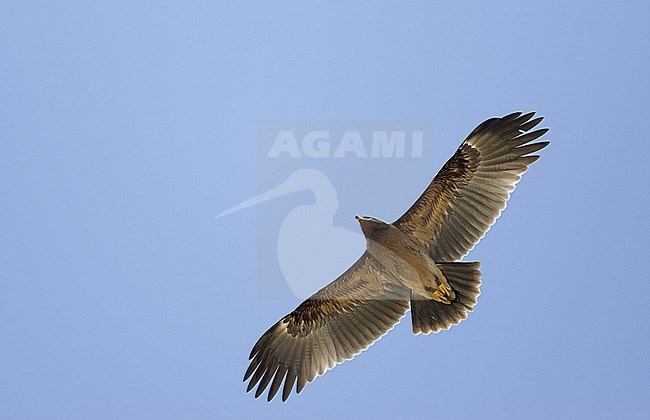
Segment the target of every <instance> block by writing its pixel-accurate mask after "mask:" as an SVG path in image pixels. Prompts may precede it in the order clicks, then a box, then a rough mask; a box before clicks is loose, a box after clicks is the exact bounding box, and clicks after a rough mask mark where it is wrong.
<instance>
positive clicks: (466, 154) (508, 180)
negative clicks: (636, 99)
mask: <svg viewBox="0 0 650 420" xmlns="http://www.w3.org/2000/svg"><path fill="white" fill-rule="evenodd" d="M534 114H535V113H533V112H531V113H528V114H523V115H522V113H521V112H517V113H513V114H510V115H506V116H504V117H501V118H490V119H489V120H487V121H485V122H483V123H482V124H480V125H479V126H478V127H476V128H475V129H474V131H472V132H471V133H470V135H469V136H468V137H467V139H465V141H464V142H463V143H462V144H461V145H460V147H459V148H458V150H457V151H456V153H454V155H453V156H452V157H451V159H449V160H448V161H447V163H445V165H444V166H443V167H442V169H441V170H440V172H438V174H437V175H436V176H435V178H434V179H433V181H431V183H430V184H429V186H428V187H427V188H426V190H425V191H424V193H422V195H421V196H420V197H419V198H418V199H417V200H416V201H415V203H414V204H413V205H412V206H411V208H409V209H408V210H407V211H406V213H404V214H403V215H402V216H401V217H400V218H399V219H397V220H396V221H395V222H393V223H385V222H382V221H381V220H378V219H375V218H373V217H360V216H356V219H357V220H358V221H359V224H360V225H361V230H362V231H363V234H364V236H365V237H366V250H365V252H364V253H363V255H361V257H360V258H359V259H358V260H357V261H356V262H355V263H354V264H353V265H352V266H351V267H350V268H349V269H348V270H347V271H346V272H344V273H343V274H341V275H340V276H339V277H338V278H337V279H335V280H334V281H333V282H331V283H330V284H328V285H327V286H325V287H323V288H322V289H320V290H319V291H318V292H316V293H314V294H313V295H312V296H311V297H310V298H308V299H307V300H305V301H304V302H303V303H301V304H300V305H299V306H298V307H297V308H296V309H295V310H294V311H293V312H291V313H290V314H289V315H287V316H285V317H284V318H282V319H281V320H280V321H278V322H277V323H276V324H275V325H273V326H272V327H271V328H270V329H269V330H268V331H267V332H265V333H264V334H263V335H262V337H261V338H260V339H259V340H258V341H257V343H256V344H255V346H254V347H253V350H252V351H251V354H250V357H249V359H250V365H249V367H248V369H247V370H246V374H245V375H244V381H246V380H248V379H249V378H250V382H249V383H248V389H247V392H248V391H250V390H251V389H253V388H254V387H255V386H256V385H257V390H256V391H255V397H256V398H257V397H259V396H260V395H261V394H262V393H263V392H264V390H265V389H266V388H267V387H268V386H269V384H270V386H271V387H270V389H269V393H268V401H271V399H273V397H274V396H275V395H276V393H277V392H278V390H279V389H280V387H282V400H283V401H285V400H286V399H287V398H288V397H289V394H290V393H291V390H292V389H293V387H294V384H297V385H296V392H297V393H300V392H301V391H302V390H303V389H304V387H305V385H307V384H308V383H309V382H312V381H313V380H314V379H316V377H317V376H320V375H323V374H324V373H325V372H326V371H328V370H329V369H332V368H333V367H335V366H336V365H337V364H339V363H343V362H344V361H345V360H350V359H352V358H353V357H354V356H355V355H357V354H359V353H360V352H362V351H363V350H365V349H367V348H368V347H369V346H370V345H372V344H373V343H374V342H375V341H377V340H379V339H380V338H381V337H382V336H383V335H384V334H386V333H387V332H388V331H389V330H391V329H392V328H393V326H394V325H395V324H397V323H398V322H399V321H400V320H401V319H402V317H404V315H405V314H406V311H408V310H409V309H411V322H412V326H413V332H414V333H415V334H429V333H431V332H438V331H440V330H447V329H449V328H450V327H451V326H452V325H456V324H459V323H460V322H461V321H462V320H464V319H465V318H467V314H468V312H470V311H472V310H473V308H474V305H475V304H476V299H477V297H478V295H479V294H480V291H479V287H480V285H481V272H480V271H479V265H480V264H479V263H478V262H464V261H459V260H460V259H461V258H462V257H464V256H465V255H467V253H468V252H469V251H470V250H471V249H472V248H473V247H474V245H476V243H477V242H478V241H479V240H480V239H481V238H482V237H483V236H484V235H485V233H486V232H487V231H488V229H489V228H490V226H492V225H493V224H494V222H495V221H496V219H497V218H498V217H499V215H500V214H501V212H502V211H503V209H505V207H506V201H507V200H508V198H509V197H510V193H511V192H512V191H513V190H514V189H515V185H516V184H517V182H518V181H519V180H520V179H521V176H522V175H523V173H524V172H526V170H527V169H528V166H529V165H531V164H532V163H533V162H535V161H536V160H537V159H539V156H538V155H533V154H531V153H535V152H537V151H539V150H541V149H543V148H544V147H546V146H547V145H548V143H549V142H547V141H542V142H537V143H531V142H533V141H534V140H536V139H538V138H539V137H541V136H542V135H544V134H545V133H546V132H547V131H548V129H539V130H535V131H531V130H532V129H533V128H534V127H536V126H537V125H538V124H539V123H540V121H542V117H538V118H533V116H534Z"/></svg>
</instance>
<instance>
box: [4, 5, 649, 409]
mask: <svg viewBox="0 0 650 420" xmlns="http://www.w3.org/2000/svg"><path fill="white" fill-rule="evenodd" d="M356 3H358V4H355V5H345V4H341V2H337V4H336V5H331V4H329V3H326V2H304V3H301V2H255V3H253V2H242V1H237V2H228V3H226V2H163V1H155V2H154V1H137V2H127V1H112V2H99V1H97V2H81V1H59V2H52V1H41V2H35V1H2V2H0V80H1V82H0V139H1V143H0V145H1V149H0V216H1V219H0V220H1V222H0V223H1V225H0V229H1V230H0V417H2V418H50V417H51V418H88V417H89V416H92V417H104V418H108V417H111V418H115V417H125V416H129V417H138V418H151V417H155V418H179V417H192V418H216V417H219V416H220V415H223V414H224V413H225V414H227V415H228V416H230V417H235V416H242V417H264V418H289V417H291V418H300V417H304V416H311V417H322V418H327V417H331V416H332V415H336V414H339V415H344V416H346V417H353V416H354V417H356V416H375V417H394V416H397V415H400V416H406V415H408V416H412V417H435V418H438V417H439V418H444V417H447V418H448V417H452V418H478V417H480V418H497V417H498V418H507V417H511V418H517V417H522V416H526V417H532V418H544V417H551V416H553V417H560V418H570V417H575V416H582V417H596V418H598V417H618V418H624V417H626V416H632V417H645V416H647V413H648V411H649V410H650V403H649V402H648V401H649V400H648V390H649V388H650V362H649V357H650V356H648V354H650V328H649V321H650V309H649V303H648V302H649V297H650V282H649V281H648V280H649V278H648V268H647V264H648V246H647V242H646V240H647V237H648V233H649V223H648V210H649V209H648V192H649V191H648V184H647V170H648V163H647V159H648V155H649V152H650V150H649V147H648V143H649V141H650V139H649V138H648V128H647V125H648V115H649V114H650V96H649V93H650V89H649V87H650V86H649V83H650V77H648V75H649V74H650V54H649V51H648V49H649V45H650V5H649V4H648V2H646V1H626V2H600V1H595V2H588V3H587V2H566V1H550V2H529V3H525V2H515V1H491V2H483V1H465V2H363V3H361V2H356ZM516 110H521V111H528V110H535V111H538V112H539V113H540V114H541V115H544V116H545V117H546V119H545V121H544V125H545V126H547V127H550V128H551V132H550V134H549V135H548V138H549V139H550V140H551V141H552V143H551V146H550V147H549V148H547V149H546V150H545V151H544V152H543V157H542V159H541V160H540V161H539V162H538V163H537V164H535V166H534V167H533V168H532V169H531V171H529V173H528V174H527V175H526V176H525V177H524V179H523V181H522V183H521V184H520V185H519V188H518V189H517V191H516V192H515V194H514V195H513V197H512V199H511V201H510V204H509V207H508V209H507V211H506V212H505V214H504V215H503V217H502V218H501V219H499V221H498V223H497V224H496V226H495V227H494V228H493V229H492V230H491V231H490V232H489V234H488V236H487V237H486V238H485V239H484V240H483V241H482V242H481V243H480V245H479V246H478V247H477V248H476V249H475V250H474V251H473V252H472V254H470V257H469V259H471V260H480V261H482V263H483V266H482V271H483V272H484V277H485V284H484V286H483V289H482V291H483V294H482V295H481V298H480V300H479V304H478V306H477V310H476V311H475V312H474V313H473V314H472V315H471V316H470V318H469V319H468V320H467V321H465V322H464V323H463V324H462V325H461V326H459V327H456V328H453V329H452V330H451V331H448V332H446V333H441V334H439V335H430V336H427V337H424V336H418V337H415V336H413V335H412V333H411V331H410V325H409V322H402V323H401V324H400V325H398V326H397V327H396V328H395V329H394V330H393V331H392V332H391V333H390V334H389V335H387V336H386V337H384V338H383V339H382V340H381V341H380V342H379V343H377V344H376V345H375V346H373V347H372V348H371V349H370V350H369V351H367V352H365V353H364V354H362V355H361V356H360V357H357V358H355V359H354V360H353V361H352V362H348V363H345V364H344V365H342V366H339V367H337V368H336V369H334V370H333V371H331V372H329V373H328V374H327V375H325V376H324V377H322V378H319V379H318V380H317V381H316V382H314V383H313V384H311V385H309V386H308V387H307V388H306V389H305V391H304V392H303V393H302V394H301V395H299V396H295V395H294V396H292V397H291V398H290V399H289V401H288V402H287V403H285V404H282V403H280V402H278V401H274V402H273V403H271V404H267V403H266V401H265V400H262V399H259V400H255V399H254V398H253V397H252V395H250V394H245V392H244V391H245V385H244V384H243V383H242V382H241V379H242V375H243V373H244V370H245V368H246V366H247V356H248V353H249V351H250V349H251V346H252V345H253V344H254V342H255V340H256V339H257V338H258V337H259V335H260V334H261V333H262V332H263V331H265V330H266V328H268V327H269V326H270V325H271V324H272V323H273V322H275V321H276V320H277V319H279V318H280V317H281V316H283V315H284V314H285V313H287V312H289V311H290V310H291V309H293V308H294V307H295V306H296V305H297V304H298V303H299V301H298V299H297V298H295V297H292V296H291V295H289V294H284V295H281V296H278V297H275V298H263V297H260V296H259V294H258V293H257V292H256V290H257V287H258V283H259V282H264V281H265V279H264V278H260V277H259V273H258V271H257V270H256V263H255V261H256V254H257V251H258V249H257V248H258V246H257V243H258V241H257V237H258V233H259V232H260V229H262V228H260V227H259V226H258V225H257V224H256V223H255V220H256V212H255V211H249V212H240V213H237V214H234V215H231V216H229V218H228V219H225V218H222V219H215V218H214V216H215V215H217V214H218V213H220V212H221V211H222V210H224V209H226V208H228V207H231V206H232V205H234V204H236V203H238V202H240V201H242V200H244V199H247V198H249V197H252V196H254V195H255V194H257V192H258V188H257V185H256V153H257V152H258V151H257V145H256V124H257V122H258V121H262V120H280V121H285V120H328V121H331V120H380V121H381V120H426V121H430V122H431V123H432V124H433V126H434V127H435V133H434V138H435V148H434V149H432V150H431V149H427V150H426V151H425V152H426V154H425V156H426V157H428V158H430V160H429V161H427V160H426V159H420V160H418V161H417V162H416V163H414V165H417V166H414V167H413V171H412V172H410V173H409V175H408V176H405V175H404V176H402V175H401V173H400V172H398V171H395V172H392V170H391V161H390V160H388V161H386V162H385V165H386V168H385V171H386V173H387V174H390V176H387V177H386V179H385V180H384V182H385V185H384V187H383V190H382V191H381V192H378V190H377V189H374V188H370V189H369V188H368V187H367V185H368V184H367V181H368V180H367V179H364V178H363V171H364V169H363V166H359V168H358V169H357V171H356V172H355V173H350V185H348V186H347V187H346V188H347V190H346V191H354V190H357V191H358V194H356V195H354V194H349V195H347V196H346V197H345V199H344V198H343V197H340V199H341V208H340V209H339V214H337V219H336V220H337V221H340V223H341V224H347V225H346V226H349V227H350V229H354V228H355V227H354V221H353V219H352V215H353V214H355V213H357V212H362V213H363V212H364V209H368V207H369V205H368V203H371V205H372V206H373V207H372V208H371V209H370V210H372V211H368V213H371V214H373V215H375V216H378V217H382V218H385V219H391V218H392V217H394V216H396V215H398V214H399V213H400V212H401V211H402V210H404V209H405V208H406V207H407V206H408V205H409V204H410V202H411V201H412V200H413V199H415V197H416V196H417V195H418V194H419V193H420V191H421V189H422V188H423V186H424V185H425V184H426V183H427V182H428V180H429V179H430V178H431V177H432V176H433V175H434V173H435V171H436V170H437V168H438V167H439V166H440V165H441V164H442V163H443V162H444V160H446V159H447V157H448V156H450V155H451V153H452V152H453V150H454V149H455V148H456V147H457V146H458V144H459V143H460V142H461V141H462V139H463V138H464V137H465V136H466V134H467V133H469V131H471V129H472V128H473V127H474V126H476V125H477V124H478V123H479V122H481V121H483V120H484V119H486V118H488V117H491V116H494V115H504V114H506V113H509V112H511V111H516ZM358 164H359V165H362V162H359V163H358ZM393 170H394V169H393ZM413 174H416V175H413ZM308 201H309V197H308V195H305V194H302V195H301V194H297V195H293V196H290V197H287V198H286V199H283V200H279V201H277V202H274V203H269V204H268V205H267V206H266V207H259V208H258V210H257V212H258V213H259V212H264V211H277V206H284V207H283V208H285V209H290V208H291V207H292V206H296V205H298V204H300V203H303V204H304V202H308ZM274 209H275V210H274ZM268 252H269V253H273V252H275V250H272V249H270V250H268ZM274 276H277V273H270V274H269V281H271V282H273V281H275V282H277V278H275V277H274ZM404 321H408V319H405V320H404Z"/></svg>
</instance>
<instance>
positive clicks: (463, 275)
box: [411, 262, 481, 334]
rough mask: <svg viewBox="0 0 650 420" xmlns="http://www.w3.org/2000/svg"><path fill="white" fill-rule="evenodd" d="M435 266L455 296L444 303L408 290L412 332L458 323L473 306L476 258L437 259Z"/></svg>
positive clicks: (476, 289) (478, 278)
mask: <svg viewBox="0 0 650 420" xmlns="http://www.w3.org/2000/svg"><path fill="white" fill-rule="evenodd" d="M437 266H438V268H440V270H441V271H442V273H443V274H444V275H445V277H446V278H447V282H448V283H449V285H450V286H451V288H452V289H453V290H454V292H455V294H456V298H455V299H454V300H453V301H452V302H451V303H450V304H445V303H441V302H437V301H435V300H432V299H427V298H425V297H422V296H420V295H418V294H417V293H415V292H411V321H412V323H413V333H414V334H429V333H431V332H435V333H437V332H439V331H440V330H448V329H449V328H451V326H452V325H457V324H460V322H461V321H462V320H464V319H465V318H467V315H468V312H471V311H473V310H474V305H476V300H477V298H478V296H479V295H480V294H481V292H480V287H481V272H480V271H479V267H480V266H481V264H480V263H479V262H453V263H439V264H437Z"/></svg>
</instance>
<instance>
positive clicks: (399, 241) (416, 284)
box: [357, 217, 454, 303]
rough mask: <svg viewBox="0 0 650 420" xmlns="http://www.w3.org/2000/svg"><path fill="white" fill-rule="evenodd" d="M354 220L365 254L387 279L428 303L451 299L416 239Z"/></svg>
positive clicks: (371, 222)
mask: <svg viewBox="0 0 650 420" xmlns="http://www.w3.org/2000/svg"><path fill="white" fill-rule="evenodd" d="M357 220H358V221H359V224H360V225H361V230H362V231H363V234H364V236H365V237H366V242H367V244H366V249H367V250H368V254H370V255H371V256H372V257H373V258H374V259H376V260H378V261H381V262H382V268H383V273H384V274H385V275H386V277H387V278H390V279H395V280H397V281H399V282H400V283H401V284H402V285H403V286H404V287H406V288H408V289H409V290H413V291H414V292H417V293H418V294H419V295H421V296H424V297H426V298H428V299H434V300H436V301H438V302H442V303H450V301H452V300H453V299H454V292H453V290H451V288H450V287H449V284H448V283H447V279H446V278H445V276H444V274H443V273H442V271H441V270H440V268H438V266H437V265H436V263H435V261H433V260H432V259H431V257H430V256H429V253H428V250H427V249H426V248H425V247H424V246H422V244H420V243H418V242H417V241H416V240H415V238H413V237H412V236H411V235H409V234H406V233H404V232H402V231H401V230H399V229H398V228H396V227H395V226H393V225H391V224H388V223H385V222H382V221H381V220H377V219H375V218H371V217H357Z"/></svg>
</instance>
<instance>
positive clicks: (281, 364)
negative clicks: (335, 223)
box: [244, 252, 409, 401]
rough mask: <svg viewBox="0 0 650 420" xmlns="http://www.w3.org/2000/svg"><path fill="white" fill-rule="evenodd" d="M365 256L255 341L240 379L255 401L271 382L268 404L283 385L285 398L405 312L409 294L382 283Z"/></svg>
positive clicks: (371, 340)
mask: <svg viewBox="0 0 650 420" xmlns="http://www.w3.org/2000/svg"><path fill="white" fill-rule="evenodd" d="M386 280H387V279H386V278H385V275H384V274H383V272H382V269H381V266H380V264H379V262H378V261H377V260H375V259H374V258H373V257H372V256H371V255H370V254H369V253H368V252H366V253H364V254H363V255H362V256H361V257H360V258H359V259H358V260H357V261H356V262H355V263H354V264H353V265H352V267H350V268H349V269H348V270H347V271H346V272H345V273H343V274H341V276H339V277H338V278H337V279H336V280H334V281H333V282H332V283H330V284H328V285H327V286H325V287H324V288H322V289H321V290H319V291H318V292H316V293H315V294H314V295H312V296H311V297H310V298H309V299H307V300H305V301H304V302H303V303H301V304H300V306H298V307H297V308H296V309H295V310H294V311H293V312H291V313H290V314H289V315H287V316H285V317H284V318H282V319H281V320H280V321H278V322H277V323H276V324H275V325H273V326H272V327H271V328H270V329H269V330H268V331H267V332H266V333H264V335H262V337H261V338H260V339H259V340H258V341H257V344H255V347H253V351H252V352H251V354H250V359H251V363H250V366H249V367H248V370H247V371H246V374H245V375H244V381H246V380H247V379H248V378H251V375H252V378H251V380H250V382H249V384H248V389H247V391H250V390H251V389H253V388H254V387H255V385H257V383H258V382H259V386H258V387H257V390H256V392H255V397H259V396H260V395H261V394H262V393H263V392H264V389H266V387H267V386H268V385H269V383H270V384H271V388H270V390H269V394H268V400H269V401H271V399H272V398H273V397H274V396H275V394H276V393H277V392H278V390H279V389H280V386H281V385H282V382H283V381H284V387H283V390H282V400H283V401H284V400H286V399H287V398H288V397H289V394H290V393H291V390H292V388H293V386H294V384H295V383H296V381H297V383H298V384H297V388H296V391H297V392H298V393H299V392H301V391H302V390H303V388H304V387H305V385H306V384H307V383H309V382H312V381H313V380H314V379H316V377H317V376H320V375H323V374H324V373H325V372H326V371H328V370H329V369H332V368H333V367H335V366H336V365H337V364H339V363H342V362H344V361H345V360H350V359H352V358H353V357H354V356H355V355H357V354H359V353H360V352H361V351H363V350H365V349H367V348H368V347H369V346H370V345H371V344H373V343H374V342H375V341H377V340H378V339H380V338H381V337H382V336H383V335H384V334H386V333H387V332H388V331H389V330H390V329H392V327H393V326H394V325H395V324H397V323H398V322H399V320H400V319H401V318H402V317H403V316H404V314H405V313H406V311H407V310H408V309H409V290H408V289H406V288H404V287H403V286H401V285H399V283H397V282H395V283H394V284H393V282H390V281H386Z"/></svg>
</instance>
